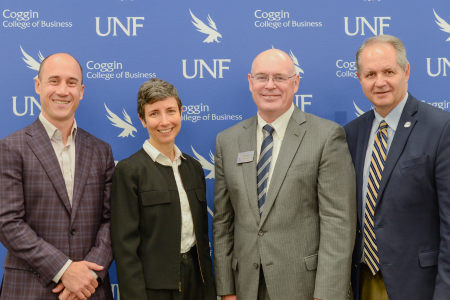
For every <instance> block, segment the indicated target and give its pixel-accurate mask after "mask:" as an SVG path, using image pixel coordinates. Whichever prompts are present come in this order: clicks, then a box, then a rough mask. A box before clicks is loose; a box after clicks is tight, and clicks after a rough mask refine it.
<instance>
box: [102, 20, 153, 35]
mask: <svg viewBox="0 0 450 300" xmlns="http://www.w3.org/2000/svg"><path fill="white" fill-rule="evenodd" d="M138 20H145V18H144V17H127V26H126V27H125V26H124V25H123V24H122V22H120V21H119V19H118V18H116V17H108V32H106V33H102V32H100V17H96V18H95V29H96V31H97V34H98V35H99V36H107V35H109V34H110V33H111V21H112V25H113V36H117V25H118V26H119V27H120V29H122V31H123V32H124V33H125V34H126V35H128V36H130V34H131V35H132V36H136V35H137V34H136V28H138V27H144V25H143V24H138V22H137V21H138ZM130 26H131V27H130Z"/></svg>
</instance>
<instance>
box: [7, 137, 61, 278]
mask: <svg viewBox="0 0 450 300" xmlns="http://www.w3.org/2000/svg"><path fill="white" fill-rule="evenodd" d="M23 167H24V162H23V159H22V155H21V154H20V152H19V151H18V150H16V149H14V148H13V147H12V146H11V145H10V144H9V143H8V141H6V140H0V187H1V188H0V242H1V243H2V244H3V245H4V246H5V247H6V249H7V250H8V252H9V253H10V254H12V255H14V257H15V258H18V259H20V260H21V261H22V262H23V263H24V264H25V265H26V267H27V269H29V270H31V271H33V272H34V273H35V274H36V276H38V278H39V280H40V282H41V284H42V285H43V286H48V285H49V284H50V283H51V282H52V279H53V278H54V277H55V275H56V274H57V273H58V272H59V271H60V270H61V269H62V267H63V266H64V264H65V263H66V262H67V260H68V259H69V257H67V255H65V254H64V253H62V252H61V251H60V250H59V249H57V248H56V247H55V246H53V245H51V244H49V243H48V242H46V241H45V240H44V239H42V238H41V237H39V236H38V235H37V234H36V232H35V231H34V230H33V229H32V228H31V227H30V226H29V225H28V224H27V223H26V222H25V199H24V192H23V191H24V185H23V182H24V180H26V179H25V178H23V173H22V170H23ZM37 184H38V183H37Z"/></svg>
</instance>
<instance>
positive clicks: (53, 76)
mask: <svg viewBox="0 0 450 300" xmlns="http://www.w3.org/2000/svg"><path fill="white" fill-rule="evenodd" d="M53 78H60V76H59V75H52V76H49V77H48V79H53ZM69 79H71V80H76V81H77V82H78V81H80V80H79V79H78V78H76V77H69Z"/></svg>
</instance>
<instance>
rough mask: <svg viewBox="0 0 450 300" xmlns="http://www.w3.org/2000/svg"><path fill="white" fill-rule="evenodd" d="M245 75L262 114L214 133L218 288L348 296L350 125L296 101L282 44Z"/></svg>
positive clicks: (304, 299) (270, 294)
mask: <svg viewBox="0 0 450 300" xmlns="http://www.w3.org/2000/svg"><path fill="white" fill-rule="evenodd" d="M248 81H249V87H250V91H251V92H252V96H253V101H254V102H255V104H256V106H257V108H258V113H257V115H256V116H254V117H252V118H250V119H247V120H244V121H242V122H240V123H238V124H236V125H234V126H233V127H231V128H228V129H227V130H225V131H223V132H221V133H219V134H218V136H217V141H216V156H215V159H214V161H215V174H216V181H215V189H214V220H213V237H214V266H215V276H216V283H217V284H216V285H217V293H218V295H221V296H222V299H223V300H236V299H237V300H255V299H259V300H268V299H271V300H278V299H279V300H313V299H323V300H325V299H326V300H330V299H333V300H346V299H347V297H348V292H349V286H350V262H351V252H352V249H353V242H354V236H355V227H354V226H355V222H356V211H355V208H356V205H355V173H354V170H353V166H352V163H351V157H350V154H349V151H348V148H347V145H346V143H345V133H344V129H343V128H342V127H341V126H339V125H338V124H336V123H334V122H331V121H328V120H324V119H321V118H319V117H316V116H314V115H311V114H307V113H305V112H303V111H301V110H300V109H298V108H297V107H296V106H295V105H294V104H293V99H294V94H295V93H296V92H297V90H298V85H299V81H300V77H299V75H298V74H296V72H295V67H294V63H293V61H292V59H291V58H290V57H289V55H287V54H286V53H285V52H283V51H280V50H276V49H270V50H267V51H265V52H262V53H260V54H259V55H258V56H257V57H256V58H255V60H254V61H253V64H252V69H251V74H249V75H248ZM263 132H265V133H264V134H263ZM267 140H269V142H268V143H267ZM259 149H261V151H260V150H259ZM266 196H267V197H266ZM262 200H264V201H262Z"/></svg>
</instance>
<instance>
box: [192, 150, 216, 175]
mask: <svg viewBox="0 0 450 300" xmlns="http://www.w3.org/2000/svg"><path fill="white" fill-rule="evenodd" d="M191 148H192V152H194V155H195V157H197V160H198V162H199V163H200V164H201V165H202V167H203V169H205V170H206V171H210V173H209V174H208V176H206V177H205V178H206V179H214V155H213V154H212V152H211V150H209V159H210V160H211V162H209V161H208V160H207V159H206V158H204V157H203V156H201V155H200V154H198V153H197V152H196V151H195V150H194V147H192V145H191Z"/></svg>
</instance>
